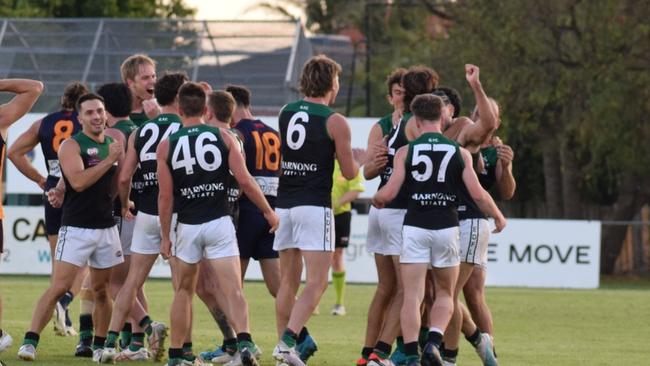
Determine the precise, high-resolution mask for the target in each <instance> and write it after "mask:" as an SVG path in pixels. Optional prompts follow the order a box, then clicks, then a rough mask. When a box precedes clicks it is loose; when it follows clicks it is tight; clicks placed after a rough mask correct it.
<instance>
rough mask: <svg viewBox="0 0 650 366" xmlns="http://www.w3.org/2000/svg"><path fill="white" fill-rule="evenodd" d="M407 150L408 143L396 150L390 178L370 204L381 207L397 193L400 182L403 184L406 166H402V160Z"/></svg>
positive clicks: (400, 185)
mask: <svg viewBox="0 0 650 366" xmlns="http://www.w3.org/2000/svg"><path fill="white" fill-rule="evenodd" d="M407 152H408V145H406V146H402V147H400V148H399V150H397V153H396V154H395V158H394V159H393V174H391V176H390V179H388V182H387V183H386V185H384V186H383V187H381V189H380V190H379V191H377V193H375V196H374V197H373V198H372V204H373V205H374V206H375V207H377V208H382V207H384V206H385V205H386V204H388V203H389V202H390V201H392V200H393V199H394V198H395V197H396V196H397V194H398V193H399V190H400V188H402V184H404V178H405V177H406V167H405V166H404V160H405V159H406V153H407Z"/></svg>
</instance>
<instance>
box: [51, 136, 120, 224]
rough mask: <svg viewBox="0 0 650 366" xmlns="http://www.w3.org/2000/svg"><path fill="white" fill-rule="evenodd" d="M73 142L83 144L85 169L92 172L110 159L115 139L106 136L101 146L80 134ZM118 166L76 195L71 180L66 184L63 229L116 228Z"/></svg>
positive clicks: (65, 178)
mask: <svg viewBox="0 0 650 366" xmlns="http://www.w3.org/2000/svg"><path fill="white" fill-rule="evenodd" d="M72 138H73V139H74V140H75V141H76V142H77V143H78V144H79V150H80V155H81V159H82V160H83V164H84V169H88V168H92V167H93V166H95V165H97V164H99V163H100V162H101V161H102V160H104V159H106V158H107V157H108V152H109V145H110V144H111V142H113V139H112V138H110V137H109V136H104V142H103V143H98V142H96V141H95V140H93V139H91V138H90V137H88V136H87V135H86V134H84V133H83V132H80V133H78V134H76V135H74V136H72ZM116 170H117V164H113V166H111V167H110V169H109V170H108V171H107V172H106V173H104V175H102V177H101V178H99V180H97V182H95V183H94V184H93V185H91V186H90V187H88V188H86V189H85V190H83V191H81V192H77V191H75V190H74V189H73V188H72V186H71V185H70V182H69V180H68V177H66V176H65V174H63V179H64V181H65V187H66V188H65V198H64V199H63V216H62V218H61V225H62V226H63V225H67V226H75V227H81V228H87V229H105V228H109V227H112V226H114V225H115V222H114V221H113V199H112V197H111V192H112V189H113V187H112V183H113V176H114V175H115V171H116Z"/></svg>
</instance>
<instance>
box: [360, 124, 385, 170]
mask: <svg viewBox="0 0 650 366" xmlns="http://www.w3.org/2000/svg"><path fill="white" fill-rule="evenodd" d="M366 151H367V152H366V163H365V164H364V165H363V176H364V178H366V179H367V180H370V179H374V178H375V177H377V176H378V175H379V174H380V173H381V172H382V171H383V170H384V167H386V164H387V163H388V157H387V156H386V154H388V147H387V146H386V138H385V137H384V136H382V132H381V126H379V124H375V125H374V126H372V128H371V129H370V134H368V148H367V149H366Z"/></svg>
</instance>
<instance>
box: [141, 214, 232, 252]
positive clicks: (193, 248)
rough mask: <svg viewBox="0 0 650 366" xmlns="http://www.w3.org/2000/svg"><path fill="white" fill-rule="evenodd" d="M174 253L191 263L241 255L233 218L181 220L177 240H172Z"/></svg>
mask: <svg viewBox="0 0 650 366" xmlns="http://www.w3.org/2000/svg"><path fill="white" fill-rule="evenodd" d="M138 215H139V214H138ZM172 255H173V256H175V257H178V258H179V259H180V260H182V261H183V262H185V263H191V264H194V263H198V262H199V261H200V260H201V259H203V258H205V259H219V258H225V257H234V256H239V246H238V245H237V235H236V234H235V226H234V225H233V223H232V218H231V217H230V216H228V215H226V216H222V217H220V218H218V219H215V220H212V221H208V222H206V223H203V224H199V225H190V224H183V223H181V222H179V223H178V225H177V226H176V241H175V242H172Z"/></svg>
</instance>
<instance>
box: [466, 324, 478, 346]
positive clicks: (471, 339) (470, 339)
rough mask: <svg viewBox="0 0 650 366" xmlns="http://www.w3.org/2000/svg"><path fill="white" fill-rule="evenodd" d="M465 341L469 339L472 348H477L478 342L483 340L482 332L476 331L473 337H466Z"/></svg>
mask: <svg viewBox="0 0 650 366" xmlns="http://www.w3.org/2000/svg"><path fill="white" fill-rule="evenodd" d="M465 339H467V341H468V342H469V343H471V344H472V346H474V347H476V345H477V344H478V342H479V341H480V340H481V331H480V330H479V329H478V328H476V331H475V332H474V333H472V335H471V336H469V337H465Z"/></svg>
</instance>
